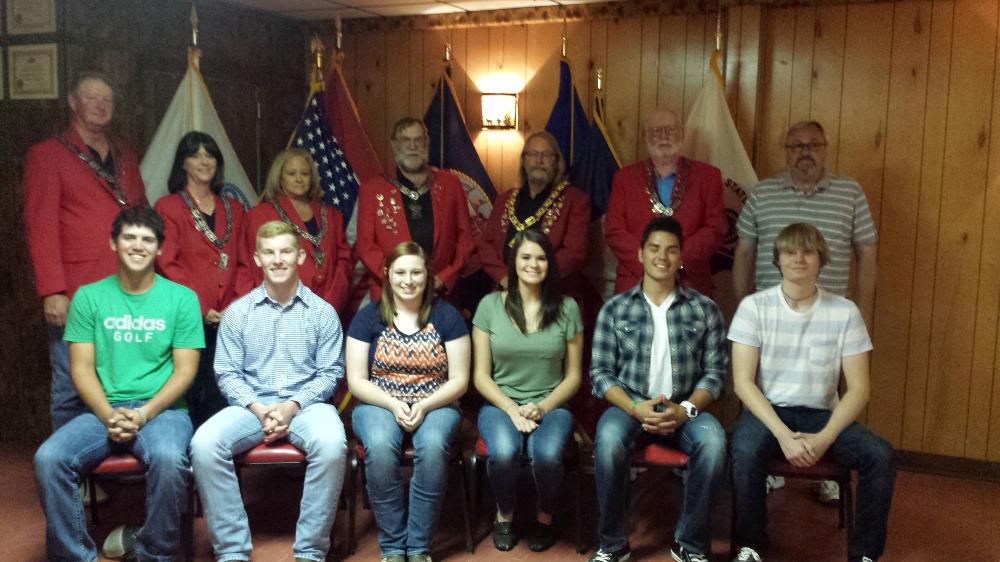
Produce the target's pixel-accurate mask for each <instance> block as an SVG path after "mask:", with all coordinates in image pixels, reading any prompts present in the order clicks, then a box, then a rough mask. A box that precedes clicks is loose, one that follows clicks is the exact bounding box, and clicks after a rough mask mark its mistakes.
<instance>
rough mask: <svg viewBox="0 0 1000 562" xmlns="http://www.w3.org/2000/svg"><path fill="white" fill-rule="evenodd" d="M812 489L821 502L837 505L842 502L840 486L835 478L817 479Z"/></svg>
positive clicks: (811, 486)
mask: <svg viewBox="0 0 1000 562" xmlns="http://www.w3.org/2000/svg"><path fill="white" fill-rule="evenodd" d="M810 489H811V490H812V491H813V494H814V495H815V496H816V499H817V500H818V501H819V503H824V504H827V505H837V504H839V503H840V486H839V485H838V484H837V483H836V482H834V481H833V480H815V481H813V483H812V485H810Z"/></svg>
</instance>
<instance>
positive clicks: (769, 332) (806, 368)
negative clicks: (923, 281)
mask: <svg viewBox="0 0 1000 562" xmlns="http://www.w3.org/2000/svg"><path fill="white" fill-rule="evenodd" d="M828 259H829V251H828V250H827V246H826V242H825V241H824V240H823V235H822V234H820V233H819V231H818V230H816V228H815V227H813V226H812V225H809V224H805V223H795V224H791V225H788V226H787V227H785V228H784V229H783V230H782V231H781V232H780V233H779V234H778V237H777V238H776V239H775V241H774V264H775V265H776V266H777V267H778V269H779V270H780V271H781V278H782V279H781V283H780V284H779V285H777V286H775V287H772V288H770V289H766V290H763V291H760V292H758V293H755V294H752V295H750V296H748V297H746V298H745V299H743V302H741V303H740V306H739V309H738V310H737V311H736V316H735V317H734V318H733V322H732V325H731V326H730V329H729V339H730V340H732V341H733V351H732V357H733V382H734V384H735V387H736V394H737V395H738V396H739V397H740V400H742V401H743V405H744V406H745V409H744V410H743V413H742V414H740V416H739V418H738V419H737V420H736V425H735V428H734V429H733V446H732V456H733V483H734V484H733V486H734V489H733V494H735V496H736V530H735V535H734V536H733V541H735V543H736V545H737V546H738V547H740V550H739V554H738V555H737V557H736V560H739V561H741V562H745V561H752V562H760V561H761V560H762V559H763V552H764V549H766V548H767V535H766V531H765V527H766V524H767V503H766V499H767V498H766V491H765V483H764V481H765V479H766V478H767V464H768V462H769V461H770V460H771V459H773V458H774V456H775V455H776V454H777V452H778V450H779V449H780V450H781V453H782V454H783V455H784V457H785V458H786V459H788V462H790V463H791V464H792V465H794V466H799V467H809V466H813V465H814V464H816V463H817V462H819V460H820V459H821V458H823V455H825V454H827V452H829V453H830V454H831V455H832V456H833V458H834V459H835V460H836V461H837V462H838V463H840V464H842V465H845V466H848V467H850V468H852V469H855V470H857V471H858V475H859V478H858V494H857V497H858V502H857V506H858V509H857V519H856V523H855V529H854V533H853V534H852V535H851V543H850V545H849V551H848V560H850V561H852V562H854V561H873V560H877V559H878V557H879V556H881V555H882V552H883V550H884V549H885V534H886V524H887V521H888V518H889V504H890V502H891V500H892V488H893V481H894V474H895V473H894V471H893V462H892V456H893V451H892V447H891V446H890V445H889V443H887V442H886V441H885V440H884V439H882V438H881V437H879V436H877V435H875V434H874V433H872V432H871V431H869V430H868V429H866V428H865V427H864V426H862V425H861V424H859V423H857V422H855V421H854V419H855V418H857V417H858V414H860V413H861V411H862V410H863V409H864V407H865V404H867V403H868V359H869V354H870V353H869V352H870V351H871V349H872V344H871V340H870V339H869V338H868V332H867V330H866V329H865V323H864V321H863V320H862V319H861V313H860V312H859V311H858V307H857V306H855V305H854V303H852V302H851V301H849V300H847V299H846V298H844V297H840V296H836V295H834V294H832V293H828V292H827V291H825V290H823V289H820V288H819V287H817V285H816V279H817V278H818V277H819V271H820V268H822V267H823V266H824V265H825V264H826V262H827V260H828ZM758 367H759V370H758ZM841 369H843V373H844V379H845V381H846V384H847V390H846V392H844V395H843V396H841V397H839V398H838V396H837V388H838V384H839V382H840V373H841Z"/></svg>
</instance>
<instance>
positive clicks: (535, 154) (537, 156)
mask: <svg viewBox="0 0 1000 562" xmlns="http://www.w3.org/2000/svg"><path fill="white" fill-rule="evenodd" d="M522 156H523V157H524V159H525V160H555V159H556V158H558V157H559V154H558V153H556V152H550V151H538V150H529V151H527V152H524V153H523V154H522Z"/></svg>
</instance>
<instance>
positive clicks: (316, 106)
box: [290, 85, 358, 226]
mask: <svg viewBox="0 0 1000 562" xmlns="http://www.w3.org/2000/svg"><path fill="white" fill-rule="evenodd" d="M290 144H291V146H294V147H296V148H304V149H306V150H308V151H309V154H311V155H312V157H313V160H315V161H316V168H317V169H318V171H319V184H320V186H321V187H322V188H323V202H324V203H326V204H327V205H331V206H334V207H337V208H338V209H340V214H341V215H343V217H344V225H345V226H346V225H347V223H348V222H349V221H350V220H351V214H352V213H353V212H354V200H355V199H357V197H358V177H357V176H356V175H354V170H353V169H352V168H351V165H350V164H349V163H348V162H347V159H346V158H345V157H344V151H343V149H342V148H341V146H340V143H338V142H337V139H336V138H334V136H333V133H331V132H330V127H329V125H327V120H326V109H325V108H324V107H323V91H322V88H321V86H319V85H314V86H313V88H312V91H311V92H310V95H309V102H308V103H307V104H306V108H305V111H303V112H302V120H301V121H300V122H299V125H298V127H296V128H295V132H294V133H292V140H291V143H290Z"/></svg>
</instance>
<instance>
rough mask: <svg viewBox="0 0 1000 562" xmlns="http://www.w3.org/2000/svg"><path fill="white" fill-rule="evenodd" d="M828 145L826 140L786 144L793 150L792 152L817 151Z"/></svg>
mask: <svg viewBox="0 0 1000 562" xmlns="http://www.w3.org/2000/svg"><path fill="white" fill-rule="evenodd" d="M824 146H826V143H825V142H797V143H794V144H793V143H789V144H786V145H785V149H787V150H791V151H792V152H802V151H804V150H808V151H809V152H816V151H817V150H819V149H821V148H823V147H824Z"/></svg>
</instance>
